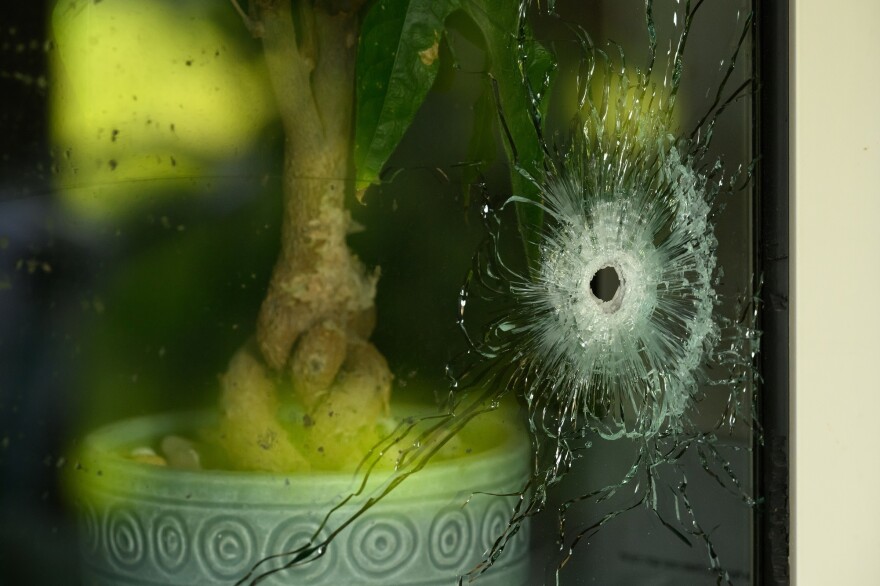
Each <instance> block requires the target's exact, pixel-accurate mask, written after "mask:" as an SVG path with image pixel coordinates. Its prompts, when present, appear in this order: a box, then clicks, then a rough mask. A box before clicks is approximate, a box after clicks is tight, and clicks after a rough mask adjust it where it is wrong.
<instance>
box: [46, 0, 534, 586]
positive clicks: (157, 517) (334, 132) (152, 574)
mask: <svg viewBox="0 0 880 586" xmlns="http://www.w3.org/2000/svg"><path fill="white" fill-rule="evenodd" d="M166 8H167V7H166ZM227 9H228V10H229V11H233V10H234V11H235V12H237V13H238V16H239V17H240V20H241V25H242V26H243V27H244V28H246V29H247V30H248V31H249V32H250V33H251V34H252V35H253V37H255V38H256V39H257V41H255V42H260V43H261V44H262V48H263V54H264V57H265V69H266V71H267V72H268V79H269V81H270V85H271V90H272V93H273V95H274V105H275V109H276V111H277V115H278V121H279V122H278V123H279V124H280V126H281V128H282V129H283V132H284V136H285V139H284V156H283V169H282V170H281V188H282V191H283V211H282V214H283V219H282V222H281V223H282V229H281V246H280V253H279V255H278V260H277V262H276V264H275V267H274V270H273V272H272V276H271V280H270V282H269V284H268V288H267V292H266V295H265V298H264V300H263V302H262V304H261V307H260V310H259V314H258V316H257V317H256V328H255V330H256V333H255V335H254V337H253V339H251V340H249V341H247V342H245V343H244V344H243V345H242V346H241V347H240V349H238V350H237V351H236V352H235V353H234V355H233V356H232V358H231V360H230V362H229V365H228V367H227V368H226V370H225V373H224V374H223V375H222V377H221V378H220V383H219V387H220V388H219V408H218V409H216V412H215V413H213V414H212V413H182V414H181V413H178V414H172V415H166V416H155V417H152V416H151V417H146V418H139V419H134V420H127V421H123V422H120V423H118V424H113V425H111V426H109V427H106V428H103V429H101V430H99V431H97V432H96V433H94V434H92V435H90V436H89V437H87V438H86V440H85V441H84V442H83V443H82V445H81V446H80V450H79V452H78V455H77V458H78V459H77V465H76V467H75V470H73V471H72V475H71V476H72V480H71V482H72V483H73V485H74V487H75V488H74V489H73V490H74V494H75V500H76V501H77V502H78V504H79V506H80V507H81V511H82V526H83V532H84V533H83V534H84V546H85V550H86V567H87V574H88V579H87V580H88V582H90V583H96V584H99V583H100V584H103V583H108V584H109V583H113V584H118V583H129V582H131V583H140V581H143V580H148V581H152V582H154V583H163V584H183V583H187V584H192V583H205V584H207V583H217V582H220V581H230V582H235V581H236V580H253V581H260V580H262V579H264V578H265V579H269V580H276V581H280V582H279V583H286V581H288V580H290V581H293V582H294V583H300V582H302V583H310V584H311V583H315V584H317V583H328V584H331V583H332V584H338V583H375V584H387V583H390V582H391V581H393V583H396V584H403V583H407V581H408V580H424V579H426V577H427V576H428V575H430V576H431V577H433V578H437V579H443V578H449V579H452V578H454V577H455V576H457V575H459V574H461V573H466V572H468V571H469V570H471V569H473V568H474V567H475V566H476V565H477V564H478V563H479V562H481V561H482V560H483V559H484V557H489V558H490V559H489V561H490V562H492V561H495V559H496V558H497V556H498V554H499V553H500V550H501V549H502V547H503V546H505V545H507V546H508V549H512V550H514V551H509V552H508V553H509V555H508V556H507V560H508V561H506V562H504V563H500V564H499V567H498V568H497V569H494V570H493V574H491V575H490V576H494V577H490V578H489V582H488V583H493V582H497V583H502V582H504V583H508V582H512V583H517V582H522V581H523V580H525V579H527V573H526V572H524V570H523V568H524V567H525V564H526V556H525V552H524V550H523V549H522V545H523V544H524V542H525V540H526V531H525V530H523V531H519V532H518V533H517V535H516V536H512V537H509V538H505V539H504V542H503V543H501V544H500V546H499V542H498V537H499V536H501V535H503V534H504V532H505V527H506V526H507V521H508V519H509V518H510V516H511V515H512V511H513V510H514V508H515V506H516V502H517V498H516V496H515V495H517V494H520V493H521V492H522V491H523V490H524V489H523V485H524V483H525V479H526V478H527V477H528V473H529V461H530V460H529V458H528V452H529V444H528V440H527V439H526V438H525V436H524V435H523V433H521V430H520V429H519V428H518V426H517V425H516V424H515V423H514V422H515V420H516V416H515V414H514V412H511V411H510V410H506V409H499V404H498V403H497V402H496V401H494V400H490V399H494V398H495V393H491V392H487V393H484V394H480V393H479V392H478V393H476V394H475V395H474V396H473V397H471V398H469V399H468V400H467V401H462V398H461V397H459V396H454V397H453V399H452V400H451V401H450V403H449V405H448V407H449V408H448V410H447V411H443V410H441V411H440V415H437V414H436V413H435V412H433V411H430V412H429V411H426V410H425V407H424V406H407V405H396V404H395V402H394V401H393V400H392V387H393V377H392V374H391V370H390V369H389V366H388V363H387V361H386V359H385V358H384V356H383V355H382V353H381V352H380V351H379V349H377V348H376V346H374V345H373V344H372V343H371V341H370V334H371V332H372V330H373V328H374V326H375V321H376V314H375V306H374V298H375V292H376V287H377V285H378V282H379V274H378V271H370V270H368V269H367V268H366V267H365V266H364V265H363V264H362V263H361V262H360V261H359V259H358V258H357V257H356V256H355V255H354V254H353V253H352V252H351V250H350V249H349V247H348V244H347V240H346V239H347V235H348V234H349V232H350V231H351V230H352V227H353V226H352V222H351V219H350V215H349V212H348V211H347V209H346V196H347V195H348V196H350V195H352V194H356V196H357V198H358V199H362V198H363V196H364V193H365V191H366V190H367V189H368V188H369V187H370V185H372V184H373V183H376V182H377V181H378V179H379V173H380V171H381V170H382V168H383V166H384V164H385V162H386V161H387V159H388V157H389V156H390V155H391V153H392V152H393V151H394V149H395V148H396V146H397V144H398V143H399V141H400V140H401V138H402V136H403V134H404V132H405V130H406V128H407V126H408V125H409V123H410V122H411V121H412V119H413V117H414V115H415V113H416V111H417V110H418V109H419V107H420V105H421V103H422V101H423V100H424V98H425V96H426V94H427V92H428V90H429V89H430V87H431V85H432V83H433V82H434V79H435V77H436V75H437V72H438V68H439V61H438V60H439V55H440V50H441V49H440V44H441V41H442V39H443V36H444V34H445V29H446V26H447V19H448V17H449V15H450V14H452V13H453V12H463V13H464V14H466V15H467V17H468V18H469V19H470V21H471V24H472V25H476V29H477V30H479V31H480V32H481V34H482V37H483V42H484V45H485V50H486V54H487V57H488V63H489V67H488V69H489V73H490V77H491V80H492V84H491V88H492V92H493V95H494V96H495V98H496V99H497V101H498V104H497V105H498V106H500V107H502V108H504V109H505V110H506V111H508V112H509V113H510V115H509V116H508V119H507V120H506V124H505V131H506V132H507V133H512V134H513V135H516V136H515V137H516V138H517V139H518V142H517V144H518V145H519V149H520V152H519V156H520V157H522V160H524V161H528V165H536V164H537V162H538V160H539V159H540V151H539V148H538V141H537V136H535V134H534V127H533V125H532V123H531V121H530V120H529V111H530V109H529V107H526V101H527V100H528V99H530V96H529V95H528V93H527V92H526V91H524V88H525V87H526V86H527V85H528V77H529V75H533V76H538V77H540V76H543V75H546V69H547V68H548V67H549V60H545V59H543V57H544V55H543V54H542V53H541V49H540V46H539V45H537V44H536V43H535V42H534V41H532V40H531V39H529V38H527V37H526V36H525V31H526V29H525V27H524V25H523V24H522V19H523V18H524V14H522V13H521V11H520V6H519V3H518V2H514V1H506V0H505V1H492V0H472V1H469V2H459V1H457V0H444V1H441V2H437V1H434V0H410V1H403V0H378V1H376V2H370V3H366V2H362V1H359V0H351V1H342V0H340V1H336V0H308V1H299V2H293V1H291V0H251V1H249V2H248V3H247V4H246V5H242V4H239V3H238V2H236V1H235V0H232V1H231V2H230V4H229V5H228V7H227ZM145 10H146V12H149V11H150V10H151V9H150V8H146V9H144V8H143V7H138V6H136V5H135V4H134V3H131V2H126V1H125V0H114V1H113V2H104V3H101V4H98V3H95V4H91V3H87V4H84V3H81V2H79V1H77V0H61V1H60V2H59V3H58V5H57V6H56V8H55V13H54V16H53V24H54V26H55V29H56V43H57V45H58V54H59V60H60V62H61V65H60V66H59V70H61V71H62V73H63V70H64V68H65V67H68V68H69V67H72V63H74V62H75V61H76V59H77V58H82V57H83V55H84V54H85V55H88V54H89V53H88V50H87V49H85V50H84V49H82V46H81V44H78V43H76V42H74V39H75V34H73V33H72V32H71V31H75V30H76V27H77V26H78V25H81V24H82V23H83V22H84V21H86V20H88V21H89V22H90V26H91V27H92V28H91V29H90V34H92V35H96V38H100V35H101V32H102V31H101V29H100V27H98V28H94V27H95V24H96V23H99V22H104V23H105V24H106V25H107V27H108V28H107V32H108V34H113V33H112V31H114V30H115V27H122V30H123V33H122V34H123V35H126V36H130V35H138V34H139V33H138V18H137V14H138V13H139V12H144V11H145ZM185 10H186V9H184V13H185ZM126 14H128V15H129V16H128V17H127V18H129V22H127V23H122V22H121V21H122V20H124V19H125V18H126ZM131 14H134V15H135V17H134V18H132V17H131ZM102 18H106V20H103V21H102ZM124 24H125V25H129V26H132V27H133V29H132V30H125V28H124V26H123V25H124ZM152 24H154V25H155V24H156V22H153V23H152ZM80 40H81V39H80ZM94 42H97V41H94ZM142 49H143V48H142ZM112 50H113V51H115V50H116V48H113V49H112ZM157 50H159V49H157ZM83 51H85V52H83ZM202 54H204V51H203V52H202ZM526 54H528V55H529V56H534V57H536V58H535V59H531V58H530V59H525V58H524V56H525V55H526ZM219 55H220V49H217V54H216V55H215V56H219ZM208 57H210V56H208ZM206 59H207V57H206ZM527 62H528V63H535V64H536V68H535V70H534V71H523V70H522V69H521V66H522V64H523V63H527ZM196 64H197V63H196V61H195V60H194V59H188V60H186V59H184V60H183V62H182V66H183V67H193V66H194V65H196ZM524 76H525V77H524ZM61 77H63V75H62V76H61ZM488 79H489V78H487V85H489V84H488ZM66 81H67V82H71V79H70V76H68V78H67V79H66ZM99 82H100V80H99ZM524 82H526V83H524ZM74 85H75V84H74ZM59 86H60V87H61V88H62V89H61V90H59V91H58V93H59V94H63V93H64V89H63V88H64V87H65V86H64V83H62V82H59ZM72 96H73V97H72ZM74 97H76V96H75V92H71V93H70V94H68V95H66V97H64V98H62V99H66V100H68V101H73V100H74ZM79 97H81V96H79ZM113 99H118V97H117V96H114V97H113ZM126 99H129V95H128V94H126ZM130 99H131V102H133V103H137V102H138V100H139V99H140V100H141V101H142V102H143V100H144V97H143V95H141V96H140V97H139V96H138V95H137V94H136V93H132V94H131V96H130ZM86 107H88V104H86ZM136 108H137V106H129V107H128V110H132V111H135V112H136V111H137V110H136ZM258 110H259V108H258ZM122 112H123V113H126V107H125V106H123V107H122ZM132 116H133V117H135V116H136V115H135V114H133V115H132ZM74 118H75V119H74ZM490 120H491V119H490ZM103 122H110V123H112V124H114V125H115V124H116V121H115V120H113V119H112V116H111V119H110V120H103ZM145 123H146V125H147V126H152V125H153V124H155V125H156V126H158V125H159V121H157V120H154V119H153V118H149V119H148V120H147V121H146V122H145ZM161 123H162V124H164V125H167V128H165V129H164V130H166V131H170V132H171V133H172V134H175V135H177V134H183V133H184V132H185V131H186V123H185V121H181V122H177V123H174V122H169V121H168V120H162V121H161ZM89 124H93V125H94V120H91V119H90V118H89V117H88V116H86V117H85V118H84V119H80V118H76V117H70V119H62V120H61V122H60V126H59V127H60V128H61V130H60V131H58V132H59V133H60V134H62V135H63V134H64V133H65V132H67V133H70V134H72V135H76V134H77V133H78V132H82V131H84V130H85V129H89ZM123 124H124V121H123V120H120V121H119V126H120V127H123V126H122V125H123ZM65 125H66V126H65ZM123 128H125V127H123ZM89 130H96V129H95V128H91V129H89ZM96 131H97V134H98V135H100V136H101V139H102V140H106V141H109V142H110V143H114V144H115V143H117V141H118V140H120V141H121V140H123V139H126V138H127V134H126V130H124V129H123V130H120V129H119V128H118V127H113V128H103V126H101V128H99V129H97V130H96ZM102 133H104V134H102ZM225 140H226V142H229V143H232V142H234V138H229V137H226V139H225ZM217 141H218V143H220V142H222V141H221V140H220V139H217ZM507 146H508V149H510V148H511V147H510V143H507ZM77 154H79V153H77ZM90 154H91V155H94V153H90ZM94 156H95V157H98V155H94ZM156 160H157V161H160V162H161V163H162V164H165V165H168V164H170V165H171V166H172V167H175V168H177V167H178V165H186V164H187V163H188V162H187V161H182V160H181V161H178V160H177V159H176V158H175V157H174V156H173V155H169V156H167V157H165V158H164V159H163V158H161V157H158V156H157V157H156ZM70 167H71V168H73V169H74V170H73V172H76V171H77V169H76V168H75V165H72V164H71V165H70ZM98 167H99V168H100V170H101V172H103V173H122V172H125V171H126V169H125V167H126V161H123V160H117V159H116V158H112V157H106V158H100V159H99V160H98ZM147 170H148V172H149V171H150V170H151V168H150V167H147ZM512 177H513V181H514V183H515V184H517V185H519V186H520V187H521V189H520V190H519V191H520V192H523V193H525V192H528V191H529V187H528V185H527V182H525V180H524V179H523V178H522V176H521V175H518V174H514V175H513V176H512ZM528 214H529V211H528V210H525V211H524V213H523V226H525V227H526V228H527V226H528ZM486 413H491V415H486ZM480 415H482V417H480V418H479V419H477V420H476V421H477V422H475V423H471V422H472V421H473V420H475V419H476V418H477V417H478V416H480ZM468 424H471V425H470V426H467V425H468ZM466 426H467V427H466ZM416 473H417V474H416ZM353 474H354V476H353ZM410 476H412V478H410ZM462 478H469V479H470V481H469V482H466V483H460V482H458V481H459V480H460V479H462ZM404 480H406V482H403V481H404ZM481 492H482V493H498V494H508V495H509V496H507V497H494V498H489V497H487V496H486V495H480V494H477V493H481ZM377 503H378V504H377ZM465 503H468V505H467V506H463V505H464V504H465ZM386 505H387V507H386ZM328 513H329V516H328ZM331 541H332V543H331ZM328 545H329V547H328ZM337 550H338V551H337ZM282 554H285V555H284V556H282V557H279V558H277V559H273V558H274V556H277V555H282ZM312 558H317V559H315V560H314V561H313V562H312V563H309V564H304V565H301V566H300V564H299V562H301V561H308V560H311V559H312ZM342 558H344V561H342ZM261 561H264V562H266V564H265V565H260V563H261ZM273 562H275V565H274V566H273V565H272V564H273ZM288 565H291V566H293V567H290V568H289V569H285V567H286V566H288ZM483 569H485V567H484V566H481V567H480V568H479V570H478V573H479V572H480V571H482V570H483ZM282 570H283V571H282Z"/></svg>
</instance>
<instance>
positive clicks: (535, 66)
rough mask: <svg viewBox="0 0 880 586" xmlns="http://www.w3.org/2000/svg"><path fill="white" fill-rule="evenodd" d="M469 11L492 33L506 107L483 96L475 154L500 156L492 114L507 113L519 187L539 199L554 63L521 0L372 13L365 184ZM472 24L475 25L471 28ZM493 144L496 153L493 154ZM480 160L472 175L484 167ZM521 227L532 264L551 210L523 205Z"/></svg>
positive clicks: (361, 88) (364, 68) (495, 78)
mask: <svg viewBox="0 0 880 586" xmlns="http://www.w3.org/2000/svg"><path fill="white" fill-rule="evenodd" d="M457 10H462V11H463V12H464V13H465V14H467V16H468V17H469V18H470V19H471V20H472V21H473V23H475V24H476V26H477V28H478V29H479V31H480V33H481V34H482V37H483V41H484V43H485V47H486V51H487V54H488V58H489V75H490V79H491V83H492V86H491V91H490V93H489V94H487V95H489V96H491V95H492V94H493V93H494V94H495V96H496V97H497V102H498V103H497V104H495V106H496V108H497V109H498V111H499V112H500V113H501V115H496V114H497V112H490V111H489V110H490V109H489V108H487V107H486V104H487V103H491V100H489V101H488V102H487V101H483V100H481V101H480V103H478V104H477V105H476V109H475V110H476V112H475V113H476V120H475V124H476V128H475V133H474V135H473V137H472V138H471V140H470V145H469V156H473V158H474V159H475V160H477V161H482V162H490V161H491V157H492V156H494V148H492V144H491V140H492V133H491V129H490V128H489V127H488V126H487V125H490V124H491V122H490V121H491V120H496V121H498V122H501V121H502V120H503V123H504V124H503V126H504V127H503V129H502V130H503V135H504V136H505V140H504V148H505V152H506V153H507V157H508V160H509V161H511V168H512V170H511V184H512V187H513V193H514V194H515V195H518V196H521V197H526V198H529V199H533V200H537V199H538V198H539V192H538V188H537V187H536V186H535V185H534V184H533V182H532V181H530V180H529V177H530V176H535V174H536V171H537V170H538V169H539V168H540V166H541V161H542V160H543V148H542V144H541V137H540V136H539V133H538V130H537V128H540V126H541V117H543V116H544V114H545V111H546V105H547V102H548V100H547V95H546V94H547V89H548V82H549V78H550V75H551V74H552V72H553V70H554V61H553V58H552V55H551V54H550V53H549V52H548V51H547V50H546V49H544V48H543V47H542V46H541V45H540V44H539V43H537V41H535V40H534V39H533V38H532V37H531V34H530V32H529V30H528V27H527V26H526V24H525V22H524V21H523V19H524V15H523V14H522V12H521V4H520V1H519V0H379V1H378V2H376V3H375V4H374V5H373V7H372V8H371V9H370V11H369V13H368V14H367V15H366V17H365V19H364V23H363V26H362V34H361V39H360V45H359V47H358V61H357V94H356V112H357V118H356V122H355V154H354V159H355V167H356V181H357V189H358V193H359V194H361V193H363V190H365V189H366V188H367V187H368V186H369V185H371V184H373V183H376V182H377V181H378V178H379V173H380V171H381V170H382V167H383V166H384V165H385V163H386V161H387V160H388V158H389V157H390V156H391V153H392V152H393V151H394V149H395V148H396V147H397V144H398V143H399V142H400V140H401V138H402V137H403V135H404V133H405V132H406V130H407V128H408V127H409V125H410V124H411V122H412V120H413V118H414V117H415V114H416V112H417V111H418V109H419V107H420V106H421V104H422V102H423V101H424V99H425V96H426V95H427V93H428V91H429V90H430V89H431V86H432V84H433V83H434V80H435V78H436V76H437V72H438V70H439V62H438V60H439V56H440V51H439V47H440V41H441V38H443V36H444V34H445V27H446V20H447V18H448V17H449V16H450V14H452V13H453V12H455V11H457ZM466 32H468V31H466ZM490 149H491V151H492V153H491V154H490ZM482 168H483V167H481V166H480V164H477V165H476V166H475V167H473V168H472V170H470V171H466V172H465V175H466V176H465V180H466V181H467V180H469V179H471V180H472V179H473V178H474V177H473V176H468V173H470V174H471V175H474V174H479V172H480V170H481V169H482ZM517 215H518V218H519V224H520V231H521V233H522V235H523V239H524V241H525V246H526V254H527V256H528V259H529V262H530V264H531V265H532V266H534V263H535V262H536V261H537V259H538V254H539V251H538V249H537V245H536V244H535V243H536V242H537V240H538V238H537V235H538V231H539V230H540V226H541V221H542V213H541V210H540V208H538V207H537V206H531V205H519V206H518V207H517Z"/></svg>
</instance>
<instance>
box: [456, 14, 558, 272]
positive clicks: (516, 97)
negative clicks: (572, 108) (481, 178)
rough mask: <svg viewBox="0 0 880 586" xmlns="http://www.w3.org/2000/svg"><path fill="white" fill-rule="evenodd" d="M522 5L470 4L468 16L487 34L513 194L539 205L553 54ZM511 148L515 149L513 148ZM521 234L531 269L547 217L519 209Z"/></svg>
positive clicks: (533, 209)
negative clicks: (543, 119)
mask: <svg viewBox="0 0 880 586" xmlns="http://www.w3.org/2000/svg"><path fill="white" fill-rule="evenodd" d="M520 6H521V3H520V1H519V0H469V1H467V2H465V3H464V4H463V8H464V10H465V12H467V14H468V15H469V16H470V17H471V18H472V19H473V20H474V22H476V23H477V26H478V27H479V28H480V30H481V31H482V32H483V37H484V38H485V41H486V48H487V51H488V52H489V60H490V64H489V73H490V75H491V76H492V79H493V83H494V90H495V91H496V97H497V99H498V101H499V104H498V107H499V108H500V112H501V115H502V116H503V120H504V128H503V129H502V131H503V134H504V135H507V136H505V137H504V141H503V142H504V149H505V152H506V153H507V157H508V160H509V161H510V162H511V174H510V181H511V186H512V188H513V194H514V195H518V196H521V197H525V198H528V199H531V200H535V201H537V200H538V199H539V198H540V194H539V192H538V188H537V187H536V186H535V185H534V184H533V182H532V181H530V180H529V179H528V177H534V176H535V175H536V171H537V170H538V169H539V168H540V167H541V162H542V160H543V155H544V153H543V147H542V144H541V137H540V136H539V134H538V130H537V129H538V128H540V127H541V120H540V118H541V117H543V116H544V115H545V114H546V108H547V103H548V100H547V90H548V86H549V78H550V76H551V75H552V72H553V71H554V67H555V63H554V60H553V58H552V55H551V54H550V53H549V52H548V51H547V50H546V49H545V48H544V47H542V46H541V45H540V44H539V43H538V42H537V41H535V40H534V39H533V38H532V36H531V34H530V32H529V29H528V27H527V25H526V23H525V22H524V21H523V19H524V15H523V14H522V13H521V11H520ZM511 143H512V144H511ZM517 218H518V219H519V227H520V232H521V234H522V236H523V240H524V243H525V248H526V256H527V258H528V261H529V265H530V266H531V267H533V268H534V267H535V266H537V265H536V263H537V262H538V259H539V255H540V251H539V250H538V246H537V242H538V233H539V231H540V227H541V222H542V220H543V214H542V212H541V209H540V208H539V207H537V206H533V205H528V204H519V205H518V206H517Z"/></svg>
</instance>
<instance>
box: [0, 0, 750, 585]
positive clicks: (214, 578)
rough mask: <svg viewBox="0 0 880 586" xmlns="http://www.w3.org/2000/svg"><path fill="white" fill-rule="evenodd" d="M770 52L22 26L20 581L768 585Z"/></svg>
mask: <svg viewBox="0 0 880 586" xmlns="http://www.w3.org/2000/svg"><path fill="white" fill-rule="evenodd" d="M755 31H756V23H755V19H754V14H753V6H752V3H750V2H747V1H741V2H740V1H737V2H727V3H715V2H703V1H701V0H699V1H689V0H655V1H653V2H652V1H650V0H649V1H648V2H638V1H632V2H630V1H626V2H617V1H616V2H611V1H590V2H573V1H563V0H557V1H556V2H553V1H550V2H544V1H542V2H520V1H519V0H511V1H506V0H442V1H433V2H429V1H426V0H409V1H404V0H376V1H373V2H363V1H359V0H348V1H334V0H251V1H247V0H240V1H235V0H231V1H228V2H217V1H210V2H209V1H204V0H185V1H170V0H161V1H155V2H149V3H144V2H138V1H136V0H101V1H97V0H95V1H88V0H56V1H50V2H42V3H32V4H31V5H29V6H24V5H19V6H17V7H15V8H14V9H9V10H8V11H7V12H6V13H5V16H4V18H3V22H2V23H0V88H2V90H0V104H2V112H0V128H2V132H0V135H2V137H3V142H2V146H0V169H2V180H0V309H2V315H3V319H2V322H0V356H2V361H0V471H2V472H0V474H2V486H0V490H2V495H3V496H2V501H0V503H2V504H0V528H2V529H0V543H2V547H0V551H2V553H0V557H2V559H3V561H2V564H0V568H2V569H0V573H2V580H0V581H3V582H4V583H5V582H6V581H9V582H10V583H28V584H58V583H74V584H80V583H81V584H135V583H137V584H146V583H149V584H218V583H228V584H258V583H259V584H288V583H290V584H315V585H321V584H343V583H345V584H348V583H351V584H385V585H387V584H400V585H404V584H416V583H419V584H420V583H428V582H429V583H437V584H455V583H462V584H466V583H471V582H474V583H476V584H488V585H491V584H522V585H538V584H570V585H581V584H656V585H661V584H682V583H687V584H753V583H758V579H759V578H758V575H757V573H756V570H755V567H756V564H757V562H756V557H755V556H756V553H755V552H756V545H755V532H756V531H758V530H759V529H758V526H757V524H756V514H757V511H758V510H759V509H760V502H759V499H758V496H757V493H756V488H755V486H756V471H755V461H756V460H755V454H756V449H757V447H758V446H759V445H760V443H761V441H762V429H761V424H760V421H759V420H758V410H757V404H758V401H759V397H760V394H759V392H760V387H761V384H760V383H761V376H760V372H759V369H758V363H759V358H760V347H761V343H762V339H761V331H760V325H759V319H758V316H759V313H760V310H761V307H762V305H763V291H762V276H761V274H760V272H759V271H758V270H757V268H756V266H757V265H756V260H755V259H756V249H755V242H756V229H757V228H756V227H755V225H754V217H755V214H756V212H755V202H756V197H755V190H756V186H755V181H754V173H755V170H756V168H757V167H756V165H757V162H756V161H757V157H756V153H755V152H754V148H755V147H754V146H753V145H754V144H755V141H756V138H755V132H756V130H755V128H754V119H755V111H756V98H755V95H756V94H755V92H756V90H757V87H758V84H757V81H756V72H755V71H754V67H755V66H754V61H755V58H756V56H755V54H754V47H755V35H756V32H755ZM47 561H51V563H47ZM426 581H427V582H426Z"/></svg>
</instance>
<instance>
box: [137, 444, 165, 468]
mask: <svg viewBox="0 0 880 586" xmlns="http://www.w3.org/2000/svg"><path fill="white" fill-rule="evenodd" d="M128 457H129V458H130V459H132V460H134V461H135V462H141V463H143V464H151V465H153V466H167V465H168V462H167V461H166V460H165V458H163V457H162V456H160V455H159V454H157V453H156V452H155V451H154V450H153V448H146V447H142V448H135V449H133V450H132V451H131V453H130V454H129V455H128Z"/></svg>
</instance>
